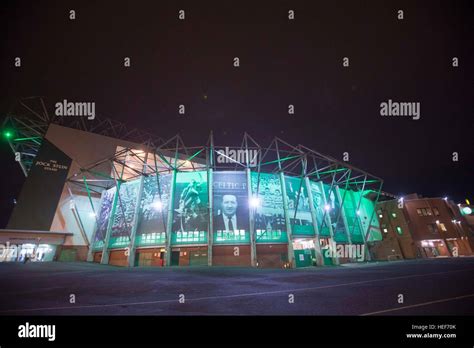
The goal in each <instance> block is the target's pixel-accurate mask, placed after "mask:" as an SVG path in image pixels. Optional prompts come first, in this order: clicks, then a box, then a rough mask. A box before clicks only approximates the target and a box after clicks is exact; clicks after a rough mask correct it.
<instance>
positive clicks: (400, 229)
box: [397, 226, 403, 235]
mask: <svg viewBox="0 0 474 348" xmlns="http://www.w3.org/2000/svg"><path fill="white" fill-rule="evenodd" d="M397 233H398V234H400V235H402V234H403V230H402V228H401V227H400V226H397Z"/></svg>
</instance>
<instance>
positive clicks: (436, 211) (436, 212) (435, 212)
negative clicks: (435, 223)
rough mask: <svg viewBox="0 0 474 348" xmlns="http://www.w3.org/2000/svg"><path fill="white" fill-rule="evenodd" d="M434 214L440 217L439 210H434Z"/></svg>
mask: <svg viewBox="0 0 474 348" xmlns="http://www.w3.org/2000/svg"><path fill="white" fill-rule="evenodd" d="M433 213H434V214H435V216H439V210H438V208H433Z"/></svg>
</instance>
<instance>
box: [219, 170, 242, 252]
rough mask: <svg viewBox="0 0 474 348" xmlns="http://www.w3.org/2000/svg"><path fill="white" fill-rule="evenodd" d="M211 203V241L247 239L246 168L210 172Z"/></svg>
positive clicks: (232, 241) (239, 241) (238, 241)
mask: <svg viewBox="0 0 474 348" xmlns="http://www.w3.org/2000/svg"><path fill="white" fill-rule="evenodd" d="M213 205H214V207H213V213H214V214H213V228H214V240H213V242H214V244H224V243H248V242H250V235H249V209H248V205H249V197H248V189H247V174H246V173H245V172H214V173H213Z"/></svg>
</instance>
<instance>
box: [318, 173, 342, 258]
mask: <svg viewBox="0 0 474 348" xmlns="http://www.w3.org/2000/svg"><path fill="white" fill-rule="evenodd" d="M331 189H332V185H331V188H330V189H329V193H330V192H331ZM321 193H322V197H323V204H324V216H323V221H322V223H324V222H326V225H327V226H328V229H329V235H330V241H329V242H330V246H333V245H335V243H336V241H335V240H334V231H333V229H332V221H331V216H330V214H328V211H327V210H326V205H327V204H328V202H327V199H326V191H325V190H324V184H323V183H322V182H321ZM333 255H335V256H334V257H333V258H332V261H333V263H334V264H335V265H339V257H338V256H337V253H333Z"/></svg>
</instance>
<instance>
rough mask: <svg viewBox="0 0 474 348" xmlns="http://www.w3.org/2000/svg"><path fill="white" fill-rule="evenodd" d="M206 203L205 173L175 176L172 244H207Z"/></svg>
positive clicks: (207, 212) (186, 173)
mask: <svg viewBox="0 0 474 348" xmlns="http://www.w3.org/2000/svg"><path fill="white" fill-rule="evenodd" d="M208 203H209V199H208V189H207V172H206V171H195V172H180V173H178V174H177V175H176V186H175V195H174V207H173V234H172V236H171V243H172V244H202V243H207V234H208V229H209V209H208Z"/></svg>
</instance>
